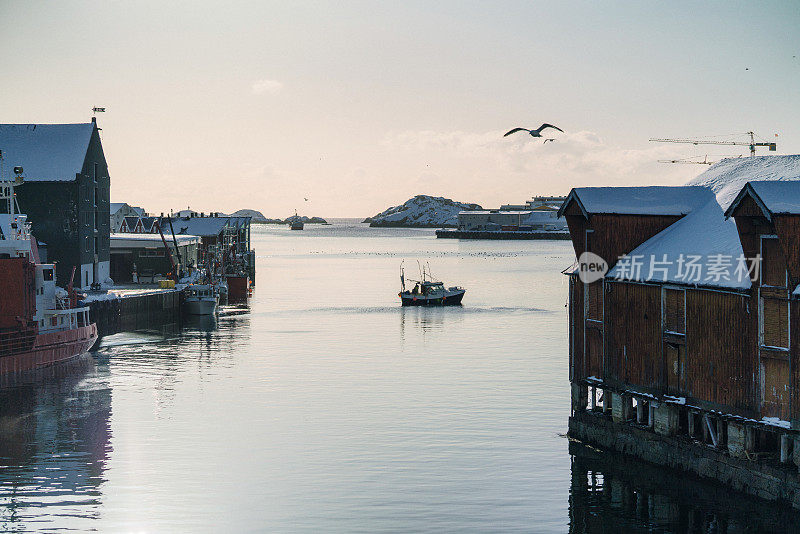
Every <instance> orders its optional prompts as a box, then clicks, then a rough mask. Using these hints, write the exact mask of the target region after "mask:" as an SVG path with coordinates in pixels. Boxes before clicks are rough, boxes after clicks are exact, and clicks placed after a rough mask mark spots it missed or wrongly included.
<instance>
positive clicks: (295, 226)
mask: <svg viewBox="0 0 800 534" xmlns="http://www.w3.org/2000/svg"><path fill="white" fill-rule="evenodd" d="M289 229H290V230H302V229H303V218H302V217H300V216H299V215H298V214H297V211H296V210H295V212H294V217H292V218H291V219H289Z"/></svg>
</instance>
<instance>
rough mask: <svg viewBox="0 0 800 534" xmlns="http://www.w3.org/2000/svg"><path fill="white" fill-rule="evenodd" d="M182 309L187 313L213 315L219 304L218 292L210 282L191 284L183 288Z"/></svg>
mask: <svg viewBox="0 0 800 534" xmlns="http://www.w3.org/2000/svg"><path fill="white" fill-rule="evenodd" d="M184 292H185V298H184V302H183V306H184V310H186V313H188V314H189V315H213V314H215V313H216V312H217V306H218V305H219V293H218V292H217V290H216V288H215V287H214V285H212V284H192V285H190V286H187V287H186V289H184Z"/></svg>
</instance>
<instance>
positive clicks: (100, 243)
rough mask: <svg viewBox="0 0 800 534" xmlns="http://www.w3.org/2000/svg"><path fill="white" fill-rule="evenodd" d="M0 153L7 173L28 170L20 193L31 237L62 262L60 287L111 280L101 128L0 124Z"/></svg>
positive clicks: (106, 176) (93, 125) (107, 184)
mask: <svg viewBox="0 0 800 534" xmlns="http://www.w3.org/2000/svg"><path fill="white" fill-rule="evenodd" d="M0 150H2V151H3V156H4V168H5V172H6V173H8V172H10V170H11V169H12V168H13V167H14V166H21V167H23V169H24V172H23V176H24V179H25V182H24V183H23V184H22V185H21V186H19V187H17V188H16V192H17V200H18V202H19V207H20V210H21V211H22V212H23V213H25V214H27V215H28V221H30V222H31V225H32V233H33V235H34V236H35V237H36V238H37V239H39V240H41V241H44V242H45V243H47V254H48V260H49V261H51V262H55V263H58V269H56V273H57V274H56V276H57V283H58V284H59V285H61V286H66V285H67V284H68V283H69V277H70V273H71V271H72V268H73V267H75V271H76V274H75V280H74V284H75V285H76V286H78V287H83V288H89V287H90V286H91V285H92V284H95V283H106V282H107V281H109V275H110V256H109V255H110V249H109V235H110V224H111V219H110V203H109V190H110V179H109V173H108V165H107V163H106V158H105V154H104V153H103V145H102V142H101V139H100V128H98V127H97V124H96V122H95V120H94V119H92V122H89V123H81V124H0Z"/></svg>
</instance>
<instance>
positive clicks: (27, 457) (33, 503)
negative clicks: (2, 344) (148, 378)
mask: <svg viewBox="0 0 800 534" xmlns="http://www.w3.org/2000/svg"><path fill="white" fill-rule="evenodd" d="M4 380H5V383H4V384H3V387H2V388H0V529H2V531H3V532H7V531H14V530H17V529H18V528H20V525H19V524H18V523H19V522H22V521H30V520H32V519H35V521H36V522H37V524H38V525H39V527H38V528H52V526H51V524H58V525H59V526H62V525H63V524H64V520H65V519H64V518H65V517H69V516H70V515H72V514H76V513H77V514H80V515H81V516H82V517H92V516H95V515H96V514H97V513H98V510H99V505H100V495H101V492H100V486H101V485H102V484H103V482H104V477H103V472H104V469H105V464H106V461H107V459H108V454H109V452H110V438H111V435H110V428H109V418H110V415H111V390H110V388H109V387H108V385H107V384H106V383H105V382H104V381H103V380H101V379H99V378H98V374H97V369H96V364H95V361H94V359H93V358H92V357H91V356H90V355H85V356H84V357H81V358H76V359H75V360H72V361H70V362H66V363H63V364H59V365H54V366H51V367H48V368H45V369H42V370H37V371H35V372H31V373H26V374H22V375H18V376H16V377H14V378H9V377H6V378H5V379H4ZM51 510H52V512H51Z"/></svg>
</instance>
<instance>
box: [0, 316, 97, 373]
mask: <svg viewBox="0 0 800 534" xmlns="http://www.w3.org/2000/svg"><path fill="white" fill-rule="evenodd" d="M95 341H97V325H95V324H94V323H92V324H90V325H89V326H80V327H78V328H75V329H72V330H64V331H61V332H49V333H46V334H38V335H37V336H36V338H35V339H34V342H33V346H32V347H31V348H30V349H28V350H25V351H20V352H16V353H12V354H7V355H3V356H0V375H5V374H9V373H18V372H21V371H29V370H31V369H39V368H41V367H47V366H48V365H53V364H54V363H58V362H63V361H66V360H69V359H71V358H74V357H76V356H79V355H81V354H84V353H86V352H88V351H89V349H91V348H92V345H94V343H95Z"/></svg>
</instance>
